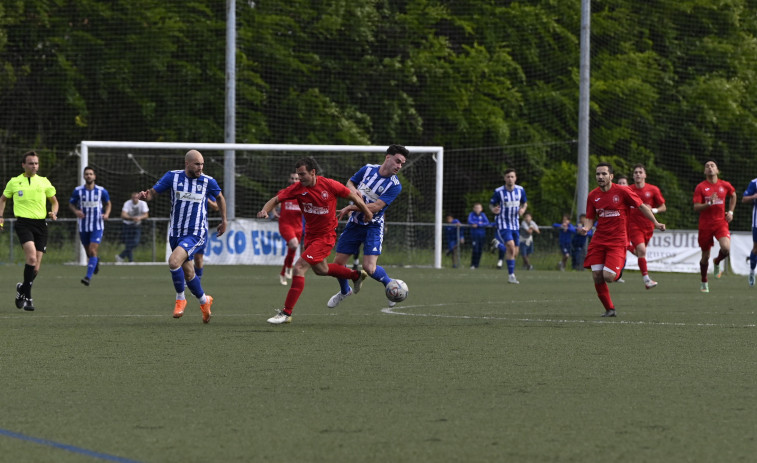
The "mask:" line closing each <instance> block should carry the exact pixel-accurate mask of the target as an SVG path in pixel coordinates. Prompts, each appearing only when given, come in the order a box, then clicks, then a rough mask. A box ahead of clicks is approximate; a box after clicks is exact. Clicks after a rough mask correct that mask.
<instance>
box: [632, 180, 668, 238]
mask: <svg viewBox="0 0 757 463" xmlns="http://www.w3.org/2000/svg"><path fill="white" fill-rule="evenodd" d="M629 188H630V189H631V191H633V192H634V193H636V195H637V196H638V197H639V199H641V202H643V203H644V204H646V205H647V206H649V207H650V208H653V207H660V206H662V205H663V204H665V198H663V197H662V193H661V192H660V189H659V188H657V187H656V186H654V185H650V184H649V183H645V184H644V186H643V187H642V188H639V187H637V186H636V185H635V184H634V185H631V186H629ZM629 219H630V222H631V223H630V225H633V226H635V227H638V228H639V229H641V230H654V223H653V222H652V221H651V220H649V219H648V218H647V217H646V216H645V215H644V214H642V213H641V211H640V210H639V208H637V207H634V208H633V209H631V215H630V216H629Z"/></svg>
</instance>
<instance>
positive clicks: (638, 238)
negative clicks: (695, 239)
mask: <svg viewBox="0 0 757 463" xmlns="http://www.w3.org/2000/svg"><path fill="white" fill-rule="evenodd" d="M630 188H631V190H632V191H633V192H634V193H636V195H637V196H638V197H639V198H640V199H641V201H642V202H643V203H644V204H646V205H647V206H649V208H650V210H651V211H652V213H653V214H655V215H656V214H659V213H660V212H665V211H666V210H667V206H665V198H663V197H662V193H661V192H660V189H659V188H657V187H656V186H654V185H650V184H649V183H647V168H646V167H644V165H643V164H636V165H635V166H633V186H631V187H630ZM628 219H629V220H628V233H629V237H628V239H629V240H630V241H631V252H632V253H633V254H635V255H636V257H637V258H638V261H639V270H641V277H642V279H643V281H644V287H645V288H647V289H652V288H654V287H655V286H657V282H656V281H654V280H652V278H650V277H649V269H648V268H647V246H649V240H651V239H652V235H653V234H654V224H652V222H650V221H649V220H648V219H647V217H646V216H645V215H644V214H642V213H641V211H640V210H639V209H637V208H635V207H634V208H632V209H631V214H630V216H629V217H628Z"/></svg>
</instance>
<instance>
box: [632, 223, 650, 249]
mask: <svg viewBox="0 0 757 463" xmlns="http://www.w3.org/2000/svg"><path fill="white" fill-rule="evenodd" d="M652 235H654V228H649V227H643V228H642V227H637V226H635V225H631V228H630V229H629V230H628V239H629V241H630V242H631V247H632V248H633V249H636V246H638V245H640V244H642V243H643V244H644V245H645V246H646V245H648V244H649V241H650V240H651V239H652Z"/></svg>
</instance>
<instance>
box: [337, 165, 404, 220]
mask: <svg viewBox="0 0 757 463" xmlns="http://www.w3.org/2000/svg"><path fill="white" fill-rule="evenodd" d="M380 167H381V166H380V165H378V164H366V165H364V166H363V167H361V168H360V170H358V171H357V172H355V175H353V176H352V177H350V181H352V183H354V184H355V186H356V187H357V190H358V191H359V192H360V194H361V195H362V197H363V201H365V204H371V203H375V202H376V201H378V200H379V199H380V200H381V201H383V202H385V203H386V206H384V207H383V208H382V209H381V210H380V211H378V212H376V213H374V214H373V221H372V223H374V224H378V225H383V224H384V211H385V210H386V208H387V207H389V205H390V204H391V203H392V201H394V200H395V198H397V195H399V194H400V191H402V184H401V183H400V180H399V179H398V178H397V176H396V175H392V176H391V177H382V176H381V175H379V168H380ZM363 219H364V214H363V213H362V212H361V211H353V212H352V213H351V214H350V220H349V221H350V222H355V223H357V224H363V223H364V221H363Z"/></svg>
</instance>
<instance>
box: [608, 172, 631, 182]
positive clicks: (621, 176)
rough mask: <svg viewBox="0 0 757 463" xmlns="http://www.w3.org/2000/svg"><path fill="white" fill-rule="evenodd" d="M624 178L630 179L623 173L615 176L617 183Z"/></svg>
mask: <svg viewBox="0 0 757 463" xmlns="http://www.w3.org/2000/svg"><path fill="white" fill-rule="evenodd" d="M610 173H612V169H611V170H610ZM623 179H626V180H628V177H627V176H625V175H623V174H620V175H616V176H615V183H620V181H621V180H623Z"/></svg>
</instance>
